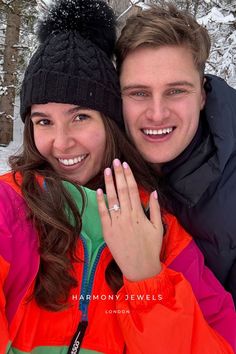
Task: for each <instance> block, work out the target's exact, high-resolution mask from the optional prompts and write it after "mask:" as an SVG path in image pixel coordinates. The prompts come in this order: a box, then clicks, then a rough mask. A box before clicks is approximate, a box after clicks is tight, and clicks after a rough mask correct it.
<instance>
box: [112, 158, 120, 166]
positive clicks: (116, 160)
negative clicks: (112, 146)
mask: <svg viewBox="0 0 236 354" xmlns="http://www.w3.org/2000/svg"><path fill="white" fill-rule="evenodd" d="M113 165H114V166H115V167H118V166H120V160H119V159H115V160H114V161H113Z"/></svg>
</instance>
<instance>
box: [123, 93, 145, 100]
mask: <svg viewBox="0 0 236 354" xmlns="http://www.w3.org/2000/svg"><path fill="white" fill-rule="evenodd" d="M124 95H126V96H128V97H130V98H133V99H135V100H138V101H139V100H140V101H141V100H143V99H146V98H148V97H149V94H148V92H146V91H131V92H128V93H127V94H124Z"/></svg>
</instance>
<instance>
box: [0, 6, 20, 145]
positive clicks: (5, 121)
mask: <svg viewBox="0 0 236 354" xmlns="http://www.w3.org/2000/svg"><path fill="white" fill-rule="evenodd" d="M6 21H7V27H6V34H5V51H4V58H3V72H4V76H3V84H2V86H3V87H4V88H5V89H6V92H5V94H4V95H3V96H2V97H1V102H0V145H8V144H9V143H10V141H12V140H13V116H14V103H15V87H16V84H17V59H18V49H17V45H18V43H19V34H20V0H15V1H13V2H12V3H11V6H6Z"/></svg>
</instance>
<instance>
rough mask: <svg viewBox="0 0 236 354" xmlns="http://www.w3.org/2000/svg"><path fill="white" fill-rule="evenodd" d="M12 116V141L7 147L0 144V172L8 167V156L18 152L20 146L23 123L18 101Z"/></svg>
mask: <svg viewBox="0 0 236 354" xmlns="http://www.w3.org/2000/svg"><path fill="white" fill-rule="evenodd" d="M14 116H15V118H14V130H13V141H12V142H11V143H10V144H9V145H8V146H7V147H3V146H0V174H3V173H4V172H6V171H8V170H9V169H10V167H9V165H8V162H7V161H8V157H9V156H11V155H13V154H15V153H17V152H19V151H20V149H21V147H22V140H23V128H24V125H23V123H22V121H21V118H20V114H19V104H18V102H16V105H15V114H14Z"/></svg>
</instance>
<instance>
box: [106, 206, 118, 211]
mask: <svg viewBox="0 0 236 354" xmlns="http://www.w3.org/2000/svg"><path fill="white" fill-rule="evenodd" d="M119 209H120V206H119V204H114V205H113V207H112V208H110V209H108V210H109V211H112V210H114V211H118V210H119Z"/></svg>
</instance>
